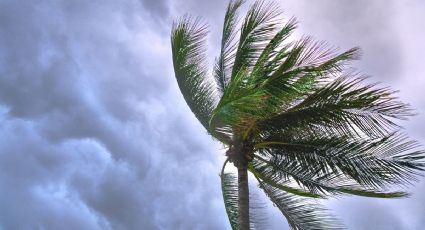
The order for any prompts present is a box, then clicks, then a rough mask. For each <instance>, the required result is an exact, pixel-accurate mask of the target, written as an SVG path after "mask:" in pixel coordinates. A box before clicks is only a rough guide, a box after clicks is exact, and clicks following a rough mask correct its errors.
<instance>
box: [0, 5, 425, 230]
mask: <svg viewBox="0 0 425 230" xmlns="http://www.w3.org/2000/svg"><path fill="white" fill-rule="evenodd" d="M226 4H227V0H220V1H209V0H202V1H199V0H198V1H197V0H185V1H183V0H181V1H175V0H126V1H124V0H122V1H118V0H103V1H100V0H93V1H85V0H50V1H49V0H33V1H18V0H0V230H8V229H229V225H228V221H227V219H226V214H225V210H224V206H223V203H222V197H221V191H220V187H219V177H218V174H219V170H220V166H221V163H222V161H223V154H224V150H223V149H222V146H220V145H219V144H218V143H216V142H214V141H213V140H212V139H211V138H210V137H209V136H208V135H206V132H205V131H204V130H203V128H202V126H201V125H200V124H198V122H197V120H196V118H195V117H194V116H193V115H192V114H191V112H190V110H189V109H188V107H187V106H186V104H185V102H184V100H183V97H182V96H181V95H180V92H179V90H178V87H177V84H176V82H175V79H174V75H173V71H172V63H171V53H170V41H169V34H170V27H171V23H172V21H173V19H175V18H176V17H178V16H181V15H183V14H184V13H190V14H192V15H196V16H202V17H203V18H204V19H205V20H206V21H208V22H209V23H210V30H211V34H210V37H209V40H208V42H209V44H208V45H209V47H210V49H209V54H211V57H213V56H214V55H216V54H217V53H218V51H217V48H218V44H219V43H218V41H219V39H220V33H219V32H220V30H221V24H222V20H223V15H224V10H225V7H226ZM281 5H282V8H283V9H284V11H285V17H286V18H289V17H290V16H296V17H297V18H298V19H299V21H300V27H299V30H298V32H297V36H301V35H302V34H309V35H312V36H314V37H315V38H317V39H318V40H326V41H328V42H329V43H331V44H334V45H336V46H338V47H340V48H341V49H342V50H343V49H347V48H350V47H352V46H360V47H362V48H363V58H362V60H361V61H359V62H357V63H356V64H355V65H356V66H357V67H358V68H359V69H361V70H362V71H363V72H364V73H366V74H368V75H372V76H373V79H374V80H375V81H380V82H382V83H383V84H384V85H391V86H392V87H393V88H395V89H398V90H400V93H399V94H398V95H399V97H400V98H402V100H403V101H407V102H409V103H410V104H411V105H412V106H413V107H414V108H416V111H417V113H418V114H419V115H418V116H416V117H413V118H412V119H411V120H410V121H409V122H407V123H403V124H404V126H405V127H406V132H408V133H409V134H410V135H411V136H412V137H414V138H415V139H417V140H419V141H420V142H421V143H423V144H425V133H423V132H421V131H422V130H425V122H424V121H425V100H424V97H425V92H424V89H425V69H424V68H423V64H424V63H423V62H424V57H423V54H424V52H425V43H424V41H425V29H424V28H423V24H422V22H424V21H425V14H423V12H425V2H424V1H423V0H404V1H396V0H374V1H368V0H357V1H349V0H340V1H337V0H321V1H307V0H301V1H300V0H285V1H281ZM212 60H213V58H210V61H212ZM409 189H410V191H412V192H413V195H412V196H411V198H410V199H402V200H376V199H366V198H344V199H342V198H339V199H338V200H331V201H330V202H329V203H328V205H329V207H330V208H331V209H332V210H333V212H334V213H335V214H336V215H337V216H339V217H340V218H341V219H343V221H344V222H345V223H346V225H347V226H348V227H349V229H366V230H369V229H370V230H372V229H373V230H379V229H382V230H383V229H385V230H387V229H395V230H398V229H412V230H420V229H423V228H424V227H423V226H425V205H424V204H425V194H424V192H423V191H425V179H423V180H422V182H420V183H418V184H417V185H416V186H415V187H410V188H409ZM267 209H268V213H269V215H268V222H269V223H268V225H267V226H268V228H269V229H287V227H286V222H285V220H284V219H283V217H282V216H281V215H280V214H279V213H278V211H277V209H276V208H274V207H273V206H271V205H270V204H267Z"/></svg>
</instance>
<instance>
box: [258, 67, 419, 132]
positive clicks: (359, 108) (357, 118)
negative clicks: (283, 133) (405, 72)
mask: <svg viewBox="0 0 425 230" xmlns="http://www.w3.org/2000/svg"><path fill="white" fill-rule="evenodd" d="M352 75H353V74H352V73H346V74H345V75H344V76H341V77H339V78H337V79H336V80H334V81H332V82H330V83H328V84H326V85H325V86H323V87H321V88H319V89H317V90H315V91H314V92H313V93H311V94H309V95H308V96H306V97H305V98H303V97H298V100H297V101H296V102H294V103H292V104H293V105H292V107H290V108H288V109H286V111H283V112H282V113H281V114H279V115H277V116H274V117H271V118H270V119H267V120H265V121H263V122H262V124H261V126H263V130H273V129H275V130H279V129H282V130H289V129H294V128H296V129H312V130H314V129H317V128H321V129H324V130H326V132H328V133H336V132H337V133H340V134H341V135H349V136H350V135H357V136H363V135H367V136H370V137H379V136H381V135H385V134H388V133H390V132H392V131H394V130H397V129H398V128H399V126H397V125H396V123H395V122H394V120H395V119H406V118H407V117H408V116H411V115H412V112H411V109H410V108H409V107H408V105H407V104H404V103H402V102H400V101H398V100H397V98H396V97H394V96H393V94H394V91H391V90H389V89H388V88H377V87H376V84H366V85H364V84H362V83H364V80H365V78H364V77H357V76H356V75H354V76H352Z"/></svg>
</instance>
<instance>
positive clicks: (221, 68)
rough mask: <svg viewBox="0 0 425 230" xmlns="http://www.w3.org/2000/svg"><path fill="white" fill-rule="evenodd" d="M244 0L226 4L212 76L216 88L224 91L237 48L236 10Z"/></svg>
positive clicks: (232, 0)
mask: <svg viewBox="0 0 425 230" xmlns="http://www.w3.org/2000/svg"><path fill="white" fill-rule="evenodd" d="M243 2H244V0H231V1H230V2H229V5H228V6H227V10H226V15H225V16H224V25H223V34H222V39H221V51H220V56H219V58H218V60H217V63H216V65H215V72H214V76H215V79H216V82H217V85H218V90H219V91H220V92H224V90H225V88H226V85H227V83H228V81H229V80H230V75H231V68H232V66H233V62H234V59H235V53H236V48H237V44H238V43H237V42H235V40H236V39H235V37H236V25H237V22H238V14H237V11H238V9H239V8H240V7H241V5H242V4H243Z"/></svg>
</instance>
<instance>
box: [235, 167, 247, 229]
mask: <svg viewBox="0 0 425 230" xmlns="http://www.w3.org/2000/svg"><path fill="white" fill-rule="evenodd" d="M238 230H249V189H248V171H247V165H246V163H245V164H243V165H240V166H239V167H238Z"/></svg>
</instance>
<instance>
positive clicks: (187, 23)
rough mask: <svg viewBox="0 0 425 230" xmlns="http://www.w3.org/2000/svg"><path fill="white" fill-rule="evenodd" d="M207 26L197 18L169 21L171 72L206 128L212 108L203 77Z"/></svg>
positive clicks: (209, 89)
mask: <svg viewBox="0 0 425 230" xmlns="http://www.w3.org/2000/svg"><path fill="white" fill-rule="evenodd" d="M206 35H207V26H206V24H203V23H202V22H201V21H200V19H199V18H198V19H192V18H190V17H187V16H185V17H183V18H181V19H180V20H179V21H178V22H176V23H174V24H173V29H172V32H171V47H172V54H173V65H174V72H175V75H176V79H177V83H178V85H179V87H180V91H181V92H182V94H183V96H184V99H185V100H186V103H187V104H188V105H189V107H190V109H191V110H192V112H193V113H194V114H195V116H196V117H197V118H198V120H199V121H200V122H201V124H202V125H203V126H204V127H205V128H206V129H207V130H208V122H209V120H210V117H211V114H212V111H213V109H214V88H213V87H212V85H211V83H210V81H209V80H208V79H207V78H206V72H207V71H206V67H205V65H204V64H203V62H204V59H205V56H204V55H205V44H204V43H205V37H206Z"/></svg>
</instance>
